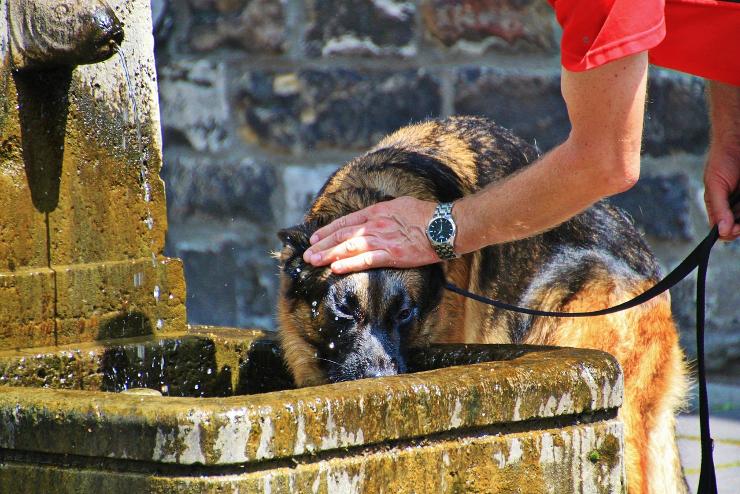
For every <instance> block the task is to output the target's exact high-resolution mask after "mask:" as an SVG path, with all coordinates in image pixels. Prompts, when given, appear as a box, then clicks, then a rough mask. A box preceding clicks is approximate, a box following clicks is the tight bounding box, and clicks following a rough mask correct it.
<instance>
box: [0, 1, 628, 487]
mask: <svg viewBox="0 0 740 494" xmlns="http://www.w3.org/2000/svg"><path fill="white" fill-rule="evenodd" d="M118 50H120V52H121V53H122V56H121V57H120V58H119V57H115V56H113V55H115V53H116V52H117V51H118ZM160 165H161V138H160V126H159V108H158V102H157V91H156V73H155V69H154V58H153V39H152V35H151V13H150V7H149V1H148V0H120V1H117V2H114V3H113V5H112V7H109V6H108V5H106V4H104V3H102V0H66V1H60V0H0V492H3V493H6V492H7V493H14V494H15V493H19V494H22V493H81V492H90V493H99V492H107V493H124V492H125V493H132V492H137V493H138V492H157V493H216V492H218V493H227V492H229V493H231V492H234V493H236V492H265V493H270V492H314V493H328V492H342V493H344V492H372V493H376V492H420V493H432V492H461V491H469V490H474V491H481V492H490V491H496V492H512V493H513V492H528V493H546V492H583V493H586V492H589V493H590V492H622V491H624V473H623V470H624V468H623V463H622V448H623V441H622V426H621V423H620V422H619V421H618V419H617V410H618V408H619V405H620V404H621V394H622V376H621V372H620V369H619V367H618V365H617V363H616V361H615V360H614V359H613V358H611V357H610V356H609V355H606V354H604V353H601V352H596V351H587V350H574V349H557V348H545V347H530V348H525V347H513V346H478V347H466V348H465V349H463V350H461V349H459V348H458V349H452V348H448V347H436V348H432V349H429V350H427V351H424V352H419V353H418V354H417V355H415V356H412V358H411V363H410V367H411V368H412V370H415V371H417V373H413V374H408V375H403V376H394V377H388V378H382V379H371V380H363V381H356V382H348V383H339V384H334V385H326V386H318V387H313V388H304V389H291V388H292V382H291V380H290V377H289V376H288V375H287V374H286V372H285V368H284V366H283V364H282V360H281V358H280V355H279V348H278V346H277V345H276V344H275V342H274V341H273V340H272V339H271V338H270V334H269V333H267V332H264V331H260V330H237V329H230V328H214V327H191V326H188V325H187V323H186V318H185V307H184V300H185V283H184V279H183V271H182V265H181V263H180V262H179V261H178V260H177V259H171V258H167V257H165V256H163V255H162V251H163V247H164V237H165V233H166V211H165V201H164V186H163V183H162V182H161V180H160V179H159V169H160ZM462 364H466V365H462Z"/></svg>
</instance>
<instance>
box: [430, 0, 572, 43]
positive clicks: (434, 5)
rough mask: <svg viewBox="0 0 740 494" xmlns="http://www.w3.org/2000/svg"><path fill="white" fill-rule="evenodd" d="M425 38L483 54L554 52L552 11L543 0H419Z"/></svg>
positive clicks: (554, 36) (556, 39)
mask: <svg viewBox="0 0 740 494" xmlns="http://www.w3.org/2000/svg"><path fill="white" fill-rule="evenodd" d="M421 14H422V18H423V20H424V27H425V29H426V35H427V37H429V38H431V39H434V40H436V41H438V42H440V43H441V44H442V45H444V46H446V47H454V48H455V49H457V50H461V51H466V52H472V53H482V52H485V51H487V50H490V49H493V50H496V51H504V52H512V51H514V52H545V53H555V52H556V51H557V49H558V33H557V31H556V28H555V25H556V22H555V19H554V13H553V11H552V8H551V7H550V6H549V5H548V3H547V2H546V1H545V0H464V1H462V2H460V1H454V0H422V2H421Z"/></svg>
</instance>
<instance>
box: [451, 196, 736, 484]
mask: <svg viewBox="0 0 740 494" xmlns="http://www.w3.org/2000/svg"><path fill="white" fill-rule="evenodd" d="M738 202H740V192H736V193H735V194H733V197H732V198H731V199H730V207H733V206H734V205H735V204H737V203H738ZM718 238H719V229H718V227H717V225H715V226H714V227H713V228H712V230H711V231H710V232H709V234H708V235H707V236H706V237H705V238H704V240H702V241H701V242H700V243H699V245H697V246H696V248H695V249H694V250H692V251H691V253H690V254H689V255H688V256H687V257H686V259H684V260H683V261H682V262H681V264H679V265H678V266H676V268H675V269H674V270H673V271H671V272H670V273H668V275H667V276H666V277H665V278H663V279H662V280H660V281H659V282H658V283H657V284H656V285H655V286H653V287H652V288H650V289H648V290H646V291H645V292H643V293H641V294H640V295H638V296H636V297H635V298H633V299H631V300H628V301H626V302H623V303H621V304H619V305H615V306H614V307H608V308H606V309H601V310H595V311H591V312H557V311H546V310H538V309H531V308H528V307H519V306H517V305H513V304H507V303H506V302H501V301H500V300H494V299H491V298H488V297H484V296H482V295H478V294H476V293H472V292H469V291H467V290H463V289H462V288H459V287H457V286H455V285H453V284H452V283H449V282H448V283H445V288H447V289H448V290H450V291H451V292H454V293H457V294H459V295H462V296H464V297H468V298H470V299H473V300H475V301H477V302H481V303H484V304H488V305H492V306H494V307H496V308H499V309H503V310H509V311H513V312H519V313H521V314H529V315H531V316H548V317H592V316H603V315H605V314H612V313H614V312H619V311H622V310H625V309H630V308H632V307H635V306H637V305H640V304H642V303H643V302H647V301H648V300H650V299H651V298H653V297H655V296H657V295H660V294H661V293H663V292H664V291H666V290H668V289H669V288H671V287H672V286H674V285H675V284H676V283H678V282H679V281H681V280H682V279H684V278H685V277H686V276H688V275H689V274H691V272H692V271H694V269H696V268H697V267H698V268H699V270H698V271H697V281H696V353H697V367H698V373H699V426H700V429H701V473H700V474H699V489H698V491H697V494H717V477H716V475H715V472H714V458H713V455H712V453H713V449H714V444H713V440H712V437H711V434H710V431H709V399H708V397H707V381H706V370H705V366H704V304H705V302H704V299H705V288H706V279H707V266H708V265H709V255H710V254H711V252H712V247H713V246H714V244H715V243H716V242H717V239H718Z"/></svg>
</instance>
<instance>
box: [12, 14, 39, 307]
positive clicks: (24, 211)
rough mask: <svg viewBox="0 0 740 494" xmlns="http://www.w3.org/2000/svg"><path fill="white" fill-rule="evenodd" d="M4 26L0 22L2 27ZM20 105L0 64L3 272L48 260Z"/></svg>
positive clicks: (32, 265)
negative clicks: (27, 165) (26, 155)
mask: <svg viewBox="0 0 740 494" xmlns="http://www.w3.org/2000/svg"><path fill="white" fill-rule="evenodd" d="M1 13H2V12H1V11H0V14H1ZM4 27H5V25H4V24H3V23H2V22H0V30H2V29H3V28H4ZM3 36H4V34H2V33H0V48H1V47H2V38H3ZM17 107H18V97H17V95H16V90H15V81H14V78H13V77H12V76H11V72H10V70H9V68H8V67H7V66H6V67H0V273H3V272H10V273H12V272H13V271H15V270H16V269H23V268H29V267H37V268H38V267H42V266H48V262H49V261H48V259H49V251H48V244H47V238H46V216H45V213H44V211H42V210H40V209H39V208H38V207H37V206H36V204H35V203H34V199H36V197H37V195H36V194H35V193H32V191H33V190H35V186H36V181H35V180H33V177H32V176H30V175H29V172H30V170H28V171H27V170H26V168H25V166H24V160H23V153H24V147H23V139H22V138H21V119H20V116H19V114H18V112H17V111H15V109H16V108H17ZM26 151H28V147H26ZM0 311H2V304H1V303H0Z"/></svg>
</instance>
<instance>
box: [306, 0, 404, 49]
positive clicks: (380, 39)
mask: <svg viewBox="0 0 740 494" xmlns="http://www.w3.org/2000/svg"><path fill="white" fill-rule="evenodd" d="M306 10H307V17H308V22H307V28H306V34H305V49H306V53H307V54H308V55H309V56H311V57H318V56H323V57H326V56H332V55H360V56H383V55H394V56H399V55H400V56H404V57H410V56H413V55H415V54H416V44H415V36H414V31H415V25H416V19H415V14H416V5H415V4H414V2H409V1H398V0H383V1H377V0H373V1H367V0H349V1H347V0H309V1H308V2H307V6H306Z"/></svg>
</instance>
